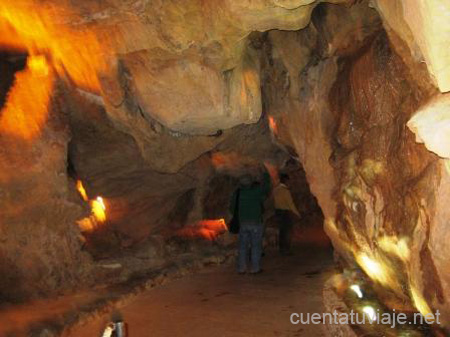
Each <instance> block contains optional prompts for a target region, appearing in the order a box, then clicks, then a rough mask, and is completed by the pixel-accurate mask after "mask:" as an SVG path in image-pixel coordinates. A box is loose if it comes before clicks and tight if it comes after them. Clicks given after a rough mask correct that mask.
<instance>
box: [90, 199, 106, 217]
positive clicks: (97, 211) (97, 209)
mask: <svg viewBox="0 0 450 337" xmlns="http://www.w3.org/2000/svg"><path fill="white" fill-rule="evenodd" d="M91 207H92V213H93V214H94V216H95V218H96V219H97V221H98V222H105V221H106V206H105V203H104V201H103V198H102V197H97V199H95V200H92V201H91Z"/></svg>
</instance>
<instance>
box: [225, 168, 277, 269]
mask: <svg viewBox="0 0 450 337" xmlns="http://www.w3.org/2000/svg"><path fill="white" fill-rule="evenodd" d="M270 190H271V182H270V175H269V174H268V173H267V171H266V170H264V173H263V177H262V181H258V180H257V179H254V178H253V177H252V176H251V175H248V174H246V175H244V176H242V177H241V178H240V186H239V188H238V189H237V190H236V191H235V192H234V193H233V197H232V200H231V204H230V210H231V212H233V211H234V209H235V206H236V203H238V204H237V207H238V212H239V222H240V230H239V252H238V266H237V267H238V272H239V274H244V273H246V272H247V263H248V261H249V252H250V260H251V261H250V266H249V267H250V273H251V274H257V273H260V272H261V256H262V249H263V247H262V246H263V233H264V225H263V212H264V201H265V200H266V198H267V196H268V195H269V193H270Z"/></svg>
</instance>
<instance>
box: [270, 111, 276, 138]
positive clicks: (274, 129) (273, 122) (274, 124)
mask: <svg viewBox="0 0 450 337" xmlns="http://www.w3.org/2000/svg"><path fill="white" fill-rule="evenodd" d="M269 127H270V130H272V133H273V134H274V135H277V134H278V127H277V122H276V121H275V118H273V116H269Z"/></svg>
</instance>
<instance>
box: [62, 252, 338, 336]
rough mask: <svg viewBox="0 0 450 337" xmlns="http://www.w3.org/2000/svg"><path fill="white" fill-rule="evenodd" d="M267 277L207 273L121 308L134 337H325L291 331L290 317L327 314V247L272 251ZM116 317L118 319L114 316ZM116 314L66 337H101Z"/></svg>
mask: <svg viewBox="0 0 450 337" xmlns="http://www.w3.org/2000/svg"><path fill="white" fill-rule="evenodd" d="M263 268H264V272H263V273H262V274H259V275H238V274H237V273H236V272H235V270H234V266H233V265H231V264H229V265H224V266H221V267H217V268H212V269H207V270H205V271H203V272H201V273H199V274H193V275H190V276H187V277H185V278H183V279H180V280H176V281H173V282H170V283H168V284H166V285H164V286H161V287H158V288H156V289H153V290H150V291H147V292H144V293H142V294H141V295H140V296H138V297H137V298H136V299H135V300H134V301H132V302H130V303H127V304H126V305H124V306H123V307H121V308H118V309H117V310H118V313H119V314H120V315H121V316H122V317H123V320H124V321H125V322H126V324H127V326H128V335H129V336H130V337H148V336H152V337H158V336H161V337H162V336H164V337H166V336H195V337H202V336H208V337H210V336H221V337H226V336H233V337H236V336H246V337H247V336H258V337H261V336H325V334H324V333H323V331H322V329H323V327H322V326H320V325H303V326H302V325H292V324H291V323H290V314H291V313H293V312H296V313H301V312H303V313H308V312H309V313H315V312H319V313H321V312H323V305H322V287H323V284H324V281H325V280H326V279H327V278H328V277H329V276H330V275H331V274H332V273H333V262H332V251H331V249H330V248H329V247H328V246H327V245H325V246H324V245H322V246H318V245H311V244H300V245H297V246H296V248H295V253H294V255H293V256H288V257H282V256H279V254H278V253H277V252H275V251H268V252H267V256H266V257H264V259H263ZM115 314H116V315H117V313H115ZM110 319H111V313H109V314H105V315H104V316H100V317H97V318H96V319H95V320H93V321H90V322H89V323H88V324H86V325H84V326H82V327H76V328H74V329H73V330H72V331H71V332H70V333H69V334H65V336H70V337H80V336H83V337H87V336H100V335H101V331H102V328H104V327H105V325H106V323H107V322H108V321H109V320H110Z"/></svg>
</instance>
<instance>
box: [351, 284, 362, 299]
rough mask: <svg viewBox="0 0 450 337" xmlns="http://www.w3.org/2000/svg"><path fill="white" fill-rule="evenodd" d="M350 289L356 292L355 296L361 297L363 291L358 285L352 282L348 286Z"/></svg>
mask: <svg viewBox="0 0 450 337" xmlns="http://www.w3.org/2000/svg"><path fill="white" fill-rule="evenodd" d="M350 289H351V290H353V292H354V293H355V294H356V296H358V298H363V293H362V291H361V288H360V286H359V285H357V284H353V285H352V286H350Z"/></svg>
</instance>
